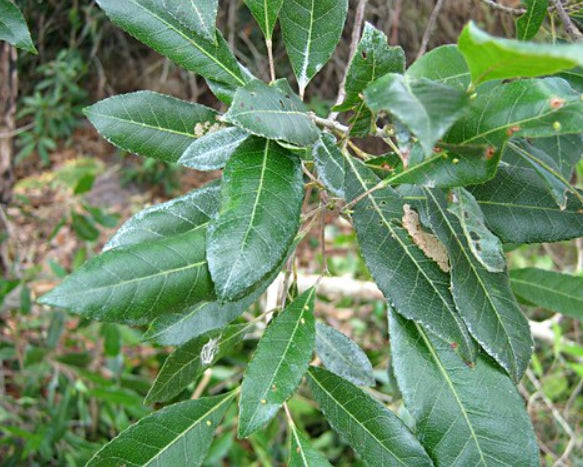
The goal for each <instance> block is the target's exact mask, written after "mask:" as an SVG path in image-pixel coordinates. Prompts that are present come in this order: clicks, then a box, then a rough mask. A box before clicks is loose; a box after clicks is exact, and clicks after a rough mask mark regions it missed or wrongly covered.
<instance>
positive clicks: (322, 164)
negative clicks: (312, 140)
mask: <svg viewBox="0 0 583 467" xmlns="http://www.w3.org/2000/svg"><path fill="white" fill-rule="evenodd" d="M312 154H313V156H314V161H315V163H316V168H317V170H318V177H319V178H320V180H321V181H322V183H324V185H325V186H326V188H327V189H328V191H330V193H332V194H333V195H335V196H339V197H344V183H345V178H346V161H345V159H344V156H343V155H342V153H341V152H340V149H339V148H338V146H337V143H336V138H335V137H334V135H331V134H330V133H321V134H320V139H319V140H318V142H317V143H316V144H315V145H314V149H313V151H312Z"/></svg>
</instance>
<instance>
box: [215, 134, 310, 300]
mask: <svg viewBox="0 0 583 467" xmlns="http://www.w3.org/2000/svg"><path fill="white" fill-rule="evenodd" d="M303 195H304V189H303V180H302V169H301V164H300V160H299V159H298V158H297V157H296V156H295V155H293V154H291V153H290V152H288V151H287V150H285V149H283V148H281V147H280V146H278V145H277V144H276V143H274V142H271V141H268V140H264V139H261V138H256V137H252V138H249V139H247V140H246V141H245V142H244V143H243V144H242V145H241V146H239V148H238V149H237V150H236V151H235V153H234V154H233V155H232V157H231V159H230V160H229V161H228V163H227V166H226V168H225V171H224V175H223V183H222V186H221V209H220V212H219V214H218V217H217V218H216V219H214V220H212V221H211V224H210V227H209V233H208V238H207V254H208V261H209V268H210V271H211V274H212V277H213V280H214V282H215V287H216V291H217V295H218V296H219V298H220V299H221V300H223V301H233V300H237V299H238V298H240V297H242V296H244V295H246V294H249V292H251V291H253V290H254V288H255V287H256V286H257V285H258V284H259V282H260V281H261V280H262V279H264V278H265V277H267V276H269V275H270V274H271V273H272V272H273V271H275V270H276V269H278V268H279V267H280V266H281V264H282V262H283V261H284V259H285V256H286V253H287V251H288V248H289V246H290V245H291V243H292V242H293V240H294V237H295V235H296V233H297V231H298V228H299V223H300V211H301V207H302V200H303Z"/></svg>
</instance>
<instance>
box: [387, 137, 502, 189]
mask: <svg viewBox="0 0 583 467" xmlns="http://www.w3.org/2000/svg"><path fill="white" fill-rule="evenodd" d="M499 159H500V156H499V154H498V152H497V151H496V150H495V149H494V148H492V147H489V146H486V145H479V144H476V145H471V144H469V145H463V146H462V145H443V144H442V145H440V146H439V147H437V148H435V149H434V151H433V154H432V155H431V156H429V157H427V156H425V154H424V152H423V150H422V149H421V148H420V147H419V146H418V145H415V146H413V148H412V150H411V152H410V155H409V166H408V167H407V168H406V169H403V170H401V171H400V172H397V173H395V174H394V175H392V176H391V177H390V178H389V179H387V180H386V183H387V184H389V185H403V184H412V185H420V186H426V187H428V188H436V187H437V188H451V187H457V186H466V185H471V184H476V183H482V182H486V181H488V180H490V179H491V178H492V177H494V175H495V174H496V169H497V167H498V161H499Z"/></svg>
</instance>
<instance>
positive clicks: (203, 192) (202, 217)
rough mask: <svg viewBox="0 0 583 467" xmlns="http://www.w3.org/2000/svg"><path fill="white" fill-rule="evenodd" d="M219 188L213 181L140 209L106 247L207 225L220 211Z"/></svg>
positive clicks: (109, 247)
mask: <svg viewBox="0 0 583 467" xmlns="http://www.w3.org/2000/svg"><path fill="white" fill-rule="evenodd" d="M219 190H220V186H219V184H218V183H214V182H213V183H210V184H208V185H206V186H204V187H202V188H199V189H197V190H194V191H191V192H190V193H188V194H186V195H184V196H181V197H180V198H175V199H173V200H171V201H168V202H166V203H162V204H157V205H154V206H152V207H149V208H147V209H144V210H143V211H140V212H139V213H138V214H136V215H134V216H133V217H131V218H130V219H129V220H128V221H126V222H125V223H124V224H123V225H122V226H121V227H120V228H119V230H118V231H117V232H116V233H115V235H114V236H113V237H112V238H111V239H110V240H109V242H107V244H106V245H105V247H104V250H105V251H107V250H111V249H113V248H119V247H122V246H129V245H136V244H139V243H148V242H150V241H155V240H160V239H164V238H170V237H174V236H176V235H181V234H184V233H189V232H190V233H192V232H194V231H196V230H204V229H206V228H207V226H208V222H209V220H210V219H211V218H212V217H214V216H215V215H216V214H217V211H218V205H219Z"/></svg>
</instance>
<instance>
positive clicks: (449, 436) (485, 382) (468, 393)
mask: <svg viewBox="0 0 583 467" xmlns="http://www.w3.org/2000/svg"><path fill="white" fill-rule="evenodd" d="M389 323H390V336H391V348H392V353H391V355H392V356H393V366H394V369H395V375H396V377H397V381H398V383H399V388H400V389H401V392H402V393H403V398H404V400H405V404H406V406H407V408H408V409H409V411H410V412H411V414H412V415H413V417H414V418H415V420H416V422H417V423H416V426H417V432H418V435H419V439H420V441H421V443H422V444H423V446H424V447H425V449H427V452H428V453H429V455H430V456H431V457H432V458H433V460H434V461H435V463H436V464H437V465H447V466H468V465H482V466H485V465H521V466H533V467H534V466H538V465H539V458H538V447H537V443H536V437H535V434H534V430H533V429H532V425H531V423H530V420H529V418H528V414H527V412H526V410H525V407H524V401H523V400H522V398H521V397H520V395H519V394H518V392H517V390H516V388H515V387H514V385H513V384H512V381H511V380H510V379H509V378H508V377H507V376H506V375H505V374H504V373H502V372H501V371H500V369H498V367H497V366H496V365H495V364H494V362H492V360H491V359H489V358H488V357H486V356H483V355H482V356H479V357H478V361H477V363H476V366H475V368H468V367H467V366H466V365H464V363H463V362H461V361H460V360H459V358H457V356H456V355H455V353H454V352H453V351H452V350H451V348H450V347H449V346H448V345H447V344H446V343H444V342H442V341H440V340H438V339H436V338H435V337H434V336H432V335H431V334H429V333H428V332H426V331H425V330H424V329H422V328H421V327H420V326H416V325H415V324H414V323H412V322H410V321H406V320H405V319H403V318H401V317H400V316H399V315H397V314H395V313H391V314H390V321H389Z"/></svg>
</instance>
